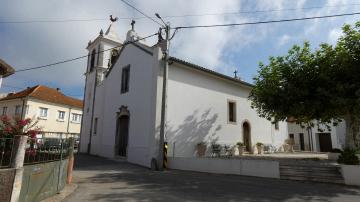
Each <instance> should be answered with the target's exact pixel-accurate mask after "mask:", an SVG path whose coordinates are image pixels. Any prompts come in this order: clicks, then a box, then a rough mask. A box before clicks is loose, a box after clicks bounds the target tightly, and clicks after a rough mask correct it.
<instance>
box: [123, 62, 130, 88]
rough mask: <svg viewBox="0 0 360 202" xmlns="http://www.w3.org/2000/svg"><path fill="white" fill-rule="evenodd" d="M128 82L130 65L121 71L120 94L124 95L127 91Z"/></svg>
mask: <svg viewBox="0 0 360 202" xmlns="http://www.w3.org/2000/svg"><path fill="white" fill-rule="evenodd" d="M129 81H130V65H128V66H126V67H124V68H123V69H122V74H121V93H126V92H128V91H129Z"/></svg>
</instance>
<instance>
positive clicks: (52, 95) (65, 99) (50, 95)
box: [0, 85, 83, 109]
mask: <svg viewBox="0 0 360 202" xmlns="http://www.w3.org/2000/svg"><path fill="white" fill-rule="evenodd" d="M24 97H31V98H36V99H39V100H43V101H47V102H51V103H56V104H63V105H68V106H73V107H77V108H81V109H82V107H83V101H82V100H79V99H75V98H72V97H69V96H66V95H64V94H62V93H61V92H60V91H58V90H56V89H54V88H49V87H47V86H41V85H37V86H34V87H31V88H27V89H25V90H23V91H20V92H17V93H10V94H8V95H7V96H6V97H4V98H1V99H0V101H3V100H12V99H17V98H24Z"/></svg>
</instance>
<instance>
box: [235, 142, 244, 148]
mask: <svg viewBox="0 0 360 202" xmlns="http://www.w3.org/2000/svg"><path fill="white" fill-rule="evenodd" d="M236 145H237V146H239V147H243V146H244V143H242V142H237V143H236Z"/></svg>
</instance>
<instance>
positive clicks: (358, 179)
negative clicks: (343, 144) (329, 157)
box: [338, 149, 360, 186]
mask: <svg viewBox="0 0 360 202" xmlns="http://www.w3.org/2000/svg"><path fill="white" fill-rule="evenodd" d="M338 163H340V164H341V172H342V175H343V178H344V181H345V184H347V185H358V186H360V165H359V164H360V161H359V158H358V157H357V156H356V150H353V149H345V150H344V151H343V152H341V154H340V156H339V159H338Z"/></svg>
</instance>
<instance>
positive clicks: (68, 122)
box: [66, 107, 71, 134]
mask: <svg viewBox="0 0 360 202" xmlns="http://www.w3.org/2000/svg"><path fill="white" fill-rule="evenodd" d="M70 114H71V107H69V116H68V121H67V127H66V133H68V134H69V125H70Z"/></svg>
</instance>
